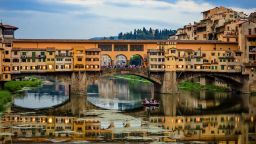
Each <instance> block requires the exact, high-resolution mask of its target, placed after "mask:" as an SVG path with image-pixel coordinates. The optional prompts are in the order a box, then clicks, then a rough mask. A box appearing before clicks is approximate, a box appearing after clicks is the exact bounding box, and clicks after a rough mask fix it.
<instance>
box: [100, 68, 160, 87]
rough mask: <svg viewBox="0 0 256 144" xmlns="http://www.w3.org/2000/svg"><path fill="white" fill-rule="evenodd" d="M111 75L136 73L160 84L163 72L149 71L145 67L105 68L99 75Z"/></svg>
mask: <svg viewBox="0 0 256 144" xmlns="http://www.w3.org/2000/svg"><path fill="white" fill-rule="evenodd" d="M113 75H136V76H139V77H142V78H144V79H147V80H149V81H151V82H152V83H154V84H159V85H161V84H162V75H163V72H158V73H155V72H149V71H148V69H147V68H115V69H112V68H105V69H103V70H102V71H101V76H113Z"/></svg>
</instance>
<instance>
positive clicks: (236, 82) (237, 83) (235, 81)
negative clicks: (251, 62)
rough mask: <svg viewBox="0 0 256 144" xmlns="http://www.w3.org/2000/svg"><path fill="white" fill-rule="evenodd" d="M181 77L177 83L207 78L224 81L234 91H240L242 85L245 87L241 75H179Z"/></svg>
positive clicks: (191, 73)
mask: <svg viewBox="0 0 256 144" xmlns="http://www.w3.org/2000/svg"><path fill="white" fill-rule="evenodd" d="M178 75H179V76H178V77H177V82H178V83H180V82H183V81H186V80H192V79H194V78H200V77H205V78H208V79H210V78H218V79H220V80H223V81H224V82H226V83H227V84H228V85H230V86H231V88H232V89H236V90H240V89H241V87H242V85H243V81H242V79H241V75H236V74H227V73H225V74H223V73H207V72H206V73H198V72H197V73H193V72H190V73H183V74H182V73H180V74H178Z"/></svg>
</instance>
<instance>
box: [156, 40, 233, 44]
mask: <svg viewBox="0 0 256 144" xmlns="http://www.w3.org/2000/svg"><path fill="white" fill-rule="evenodd" d="M161 42H164V43H165V42H174V43H177V44H204V43H206V44H237V42H223V41H218V40H166V41H161Z"/></svg>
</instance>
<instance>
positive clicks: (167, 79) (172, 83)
mask: <svg viewBox="0 0 256 144" xmlns="http://www.w3.org/2000/svg"><path fill="white" fill-rule="evenodd" d="M177 92H178V86H177V79H176V71H166V72H165V73H164V76H163V82H162V85H161V91H160V93H163V94H173V93H177Z"/></svg>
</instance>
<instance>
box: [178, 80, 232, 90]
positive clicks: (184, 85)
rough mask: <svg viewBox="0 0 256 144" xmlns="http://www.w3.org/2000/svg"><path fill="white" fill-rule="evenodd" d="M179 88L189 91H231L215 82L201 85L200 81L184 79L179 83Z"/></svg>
mask: <svg viewBox="0 0 256 144" xmlns="http://www.w3.org/2000/svg"><path fill="white" fill-rule="evenodd" d="M178 88H180V89H183V90H188V91H200V90H208V91H214V92H225V91H229V89H228V88H225V87H220V86H215V85H213V84H206V85H200V83H196V82H191V81H184V82H181V83H179V84H178Z"/></svg>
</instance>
